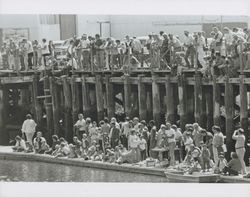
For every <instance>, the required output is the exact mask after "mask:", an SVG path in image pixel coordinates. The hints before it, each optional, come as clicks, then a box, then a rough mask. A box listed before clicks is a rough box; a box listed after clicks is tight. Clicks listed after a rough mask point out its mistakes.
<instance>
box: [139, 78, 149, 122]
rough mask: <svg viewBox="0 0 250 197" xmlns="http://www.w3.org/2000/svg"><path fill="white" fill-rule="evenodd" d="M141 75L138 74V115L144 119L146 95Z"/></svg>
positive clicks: (145, 115) (145, 114) (145, 116)
mask: <svg viewBox="0 0 250 197" xmlns="http://www.w3.org/2000/svg"><path fill="white" fill-rule="evenodd" d="M142 77H143V76H141V75H140V76H138V98H139V117H140V119H141V120H146V118H147V103H146V99H147V95H146V87H145V84H143V83H142Z"/></svg>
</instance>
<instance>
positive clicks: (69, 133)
mask: <svg viewBox="0 0 250 197" xmlns="http://www.w3.org/2000/svg"><path fill="white" fill-rule="evenodd" d="M61 79H62V85H63V93H64V98H65V99H64V123H65V124H64V125H65V127H64V128H65V133H64V136H65V138H66V140H67V141H70V142H71V141H72V137H73V123H72V114H71V110H72V108H71V106H72V98H71V91H70V84H69V81H68V77H67V76H62V77H61Z"/></svg>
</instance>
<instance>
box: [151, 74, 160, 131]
mask: <svg viewBox="0 0 250 197" xmlns="http://www.w3.org/2000/svg"><path fill="white" fill-rule="evenodd" d="M156 78H157V76H156V75H155V74H153V75H152V97H153V119H154V120H155V123H156V125H157V126H158V127H159V125H160V111H161V105H160V91H159V85H158V84H157V83H156Z"/></svg>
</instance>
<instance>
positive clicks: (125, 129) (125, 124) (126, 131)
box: [122, 122, 131, 136]
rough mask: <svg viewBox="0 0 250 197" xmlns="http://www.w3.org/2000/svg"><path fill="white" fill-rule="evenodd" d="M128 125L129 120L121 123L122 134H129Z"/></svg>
mask: <svg viewBox="0 0 250 197" xmlns="http://www.w3.org/2000/svg"><path fill="white" fill-rule="evenodd" d="M130 130H131V129H130V127H129V122H124V123H123V124H122V131H123V134H124V135H126V136H128V135H129V133H130Z"/></svg>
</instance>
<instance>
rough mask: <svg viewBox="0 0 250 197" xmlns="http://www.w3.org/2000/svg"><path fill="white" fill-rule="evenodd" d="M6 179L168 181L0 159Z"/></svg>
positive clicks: (149, 176) (153, 177) (32, 180)
mask: <svg viewBox="0 0 250 197" xmlns="http://www.w3.org/2000/svg"><path fill="white" fill-rule="evenodd" d="M3 176H6V178H5V179H4V180H5V181H9V180H10V181H26V182H34V181H38V182H44V181H50V182H52V181H54V182H167V180H166V178H164V177H158V176H151V175H142V174H135V173H126V172H118V171H110V170H99V169H94V168H84V167H76V166H66V165H60V164H49V163H43V162H27V161H8V160H1V161H0V177H3Z"/></svg>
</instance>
